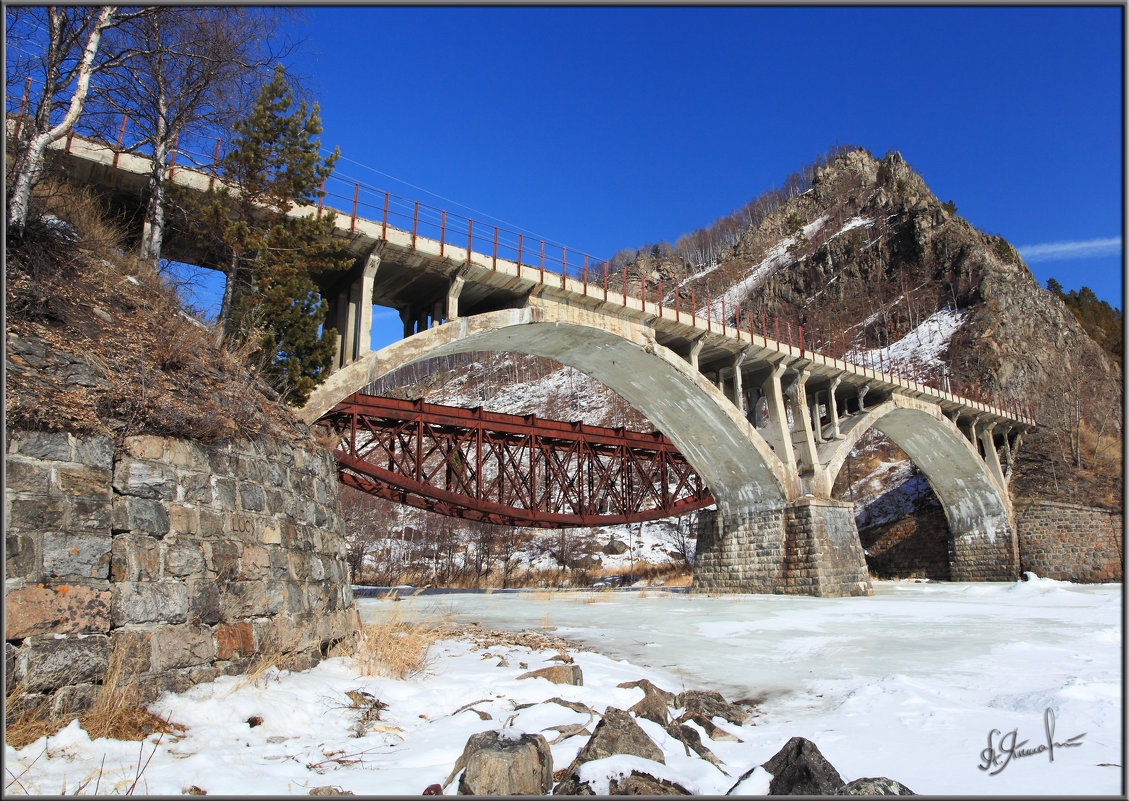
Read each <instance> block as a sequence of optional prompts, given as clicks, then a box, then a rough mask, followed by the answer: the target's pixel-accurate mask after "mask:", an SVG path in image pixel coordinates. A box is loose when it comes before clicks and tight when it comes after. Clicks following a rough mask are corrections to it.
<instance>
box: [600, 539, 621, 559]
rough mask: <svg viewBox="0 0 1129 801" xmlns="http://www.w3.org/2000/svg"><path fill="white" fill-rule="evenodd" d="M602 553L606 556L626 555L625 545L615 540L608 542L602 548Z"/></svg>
mask: <svg viewBox="0 0 1129 801" xmlns="http://www.w3.org/2000/svg"><path fill="white" fill-rule="evenodd" d="M604 553H606V554H607V555H608V556H619V555H620V554H623V553H627V543H626V542H624V541H623V540H617V539H611V540H608V544H607V545H605V546H604Z"/></svg>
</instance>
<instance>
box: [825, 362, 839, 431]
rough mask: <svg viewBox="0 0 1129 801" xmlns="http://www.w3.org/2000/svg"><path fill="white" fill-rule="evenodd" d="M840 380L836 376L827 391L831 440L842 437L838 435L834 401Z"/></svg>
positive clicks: (836, 409)
mask: <svg viewBox="0 0 1129 801" xmlns="http://www.w3.org/2000/svg"><path fill="white" fill-rule="evenodd" d="M842 380H843V379H842V378H841V377H839V376H836V378H835V380H834V381H832V382H831V388H830V389H829V390H827V407H828V410H829V411H830V413H831V439H841V438H842V436H843V435H842V434H840V433H839V404H838V403H837V402H836V401H835V390H836V389H838V388H839V382H841V381H842Z"/></svg>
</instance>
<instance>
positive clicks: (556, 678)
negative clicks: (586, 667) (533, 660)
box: [518, 665, 584, 687]
mask: <svg viewBox="0 0 1129 801" xmlns="http://www.w3.org/2000/svg"><path fill="white" fill-rule="evenodd" d="M518 678H519V679H548V680H549V681H551V682H552V683H553V684H572V685H574V686H577V687H580V686H582V685H583V684H584V674H583V672H582V671H581V670H580V666H579V665H552V666H551V667H544V668H540V669H538V670H531V671H529V672H528V673H522V674H521V675H520V676H518Z"/></svg>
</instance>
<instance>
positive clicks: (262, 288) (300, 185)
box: [182, 69, 348, 405]
mask: <svg viewBox="0 0 1129 801" xmlns="http://www.w3.org/2000/svg"><path fill="white" fill-rule="evenodd" d="M293 106H294V95H293V92H292V91H291V89H290V87H289V86H288V84H287V81H286V77H285V75H284V73H283V72H282V70H281V69H279V70H276V72H275V74H274V77H273V79H272V80H271V82H270V83H268V84H267V85H266V86H264V87H263V89H262V92H261V93H260V95H259V98H258V101H257V102H256V103H255V105H254V106H253V107H252V108H251V110H250V112H249V113H248V115H247V116H246V117H245V118H244V119H242V120H241V121H239V122H238V123H236V125H235V133H236V137H235V141H234V142H233V144H232V147H231V149H230V150H229V151H228V153H227V154H226V155H225V156H224V158H223V159H222V160H221V165H220V174H221V176H222V178H223V183H222V184H220V185H217V186H216V188H214V189H213V190H211V191H209V192H208V193H206V194H205V195H204V196H203V198H202V199H196V200H194V199H192V198H191V197H190V196H188V195H184V196H183V198H182V200H183V202H184V203H185V204H186V205H187V206H188V207H189V228H190V231H191V233H192V234H193V236H194V238H195V239H196V241H198V242H200V243H201V244H202V246H203V247H204V250H205V252H206V254H207V257H208V261H209V262H210V265H209V266H213V267H215V268H216V269H218V270H220V271H222V272H224V273H225V274H226V283H225V287H224V295H223V301H222V304H221V307H220V313H219V316H218V319H217V321H216V336H215V343H216V345H217V346H221V345H222V344H223V343H224V342H225V341H227V340H229V339H230V338H232V337H237V338H241V339H245V338H254V339H255V340H256V342H257V347H258V355H259V357H260V360H261V361H262V362H263V363H264V364H265V368H264V376H265V377H266V378H267V379H268V380H269V381H270V382H271V383H272V384H273V386H274V387H275V388H276V389H278V390H279V391H280V392H282V393H283V394H285V395H286V396H287V399H288V400H289V401H290V402H291V403H293V404H294V405H301V404H302V403H305V401H306V399H307V398H308V397H309V393H310V390H312V389H313V388H314V387H315V386H317V385H318V384H319V383H321V381H323V380H324V379H325V377H326V375H327V374H328V370H329V366H330V363H331V360H332V357H333V353H334V350H335V343H336V340H335V337H336V333H335V331H334V330H333V329H331V328H329V327H327V326H323V323H324V321H325V315H326V311H327V305H326V303H325V301H324V300H322V299H321V298H320V297H319V295H318V293H317V289H316V286H315V284H314V279H315V278H316V277H317V276H318V275H320V274H321V273H323V272H326V271H332V270H339V269H344V268H345V267H346V266H347V265H348V259H346V258H343V257H342V254H341V252H340V248H339V247H338V246H337V245H335V244H334V243H333V240H332V232H333V227H334V219H333V214H332V212H329V213H327V214H324V215H322V216H321V217H320V218H319V217H317V216H315V215H313V214H311V215H307V216H306V217H293V216H288V212H290V211H291V210H292V209H293V208H295V207H297V206H311V205H314V204H315V203H316V201H317V194H318V190H319V188H320V186H321V184H322V182H323V181H324V180H325V178H326V177H327V176H328V175H329V174H330V173H331V172H332V171H333V165H334V163H336V161H337V157H338V153H337V151H334V153H333V155H331V156H329V157H328V158H325V159H322V158H321V157H320V156H319V155H318V150H319V148H320V145H321V143H320V141H319V140H318V138H317V137H318V136H319V134H321V120H320V116H319V114H318V107H317V104H314V106H313V108H312V109H307V106H306V104H305V102H302V103H299V104H298V107H297V108H296V109H295V108H293ZM319 330H320V333H319Z"/></svg>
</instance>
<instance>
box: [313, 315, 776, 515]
mask: <svg viewBox="0 0 1129 801" xmlns="http://www.w3.org/2000/svg"><path fill="white" fill-rule="evenodd" d="M473 351H513V352H519V353H526V354H530V355H535V356H543V357H546V358H550V359H553V360H554V361H557V362H560V363H561V364H565V365H568V366H570V367H574V368H576V369H577V370H580V371H581V372H583V373H585V374H587V375H589V376H591V377H592V378H595V379H596V380H598V381H600V382H602V383H603V384H605V385H606V386H608V387H609V388H611V389H612V390H613V391H615V392H616V393H618V394H619V395H621V396H622V397H623V398H624V399H625V400H626V401H627V402H628V403H630V404H631V405H632V406H634V407H635V408H636V409H638V410H639V411H640V412H642V413H643V414H644V415H646V416H647V418H648V419H649V420H651V421H652V422H653V423H654V424H655V425H656V427H658V429H659V430H660V431H662V432H663V433H664V434H665V435H666V436H667V437H668V438H669V439H670V440H671V441H672V442H673V443H674V444H675V446H676V447H677V448H678V449H679V451H680V452H681V453H682V455H683V456H685V457H686V460H687V461H688V462H689V463H690V464H691V465H692V466H693V467H694V469H695V470H697V471H698V474H699V475H700V476H701V477H702V479H703V480H704V481H705V482H706V484H707V485H708V486H709V487H710V490H711V492H712V493H713V495H714V498H715V499H716V500H717V505H718V509H719V512H721V514H723V515H727V514H729V513H730V512H739V511H742V510H747V509H756V508H762V507H764V506H769V505H770V506H779V505H782V504H784V503H786V502H787V500H788V499H789V498H792V497H795V496H796V495H797V494H798V486H796V482H795V480H794V479H791V478H790V477H789V471H788V470H787V469H786V468H785V465H784V464H783V463H782V462H781V460H780V459H779V457H777V456H776V454H775V453H774V452H773V450H772V448H771V447H770V446H769V445H768V443H767V442H766V441H765V440H764V438H763V437H761V435H760V434H759V433H758V432H757V430H756V429H755V428H754V427H753V426H752V425H751V424H750V423H749V422H748V421H747V420H746V419H745V417H744V415H742V414H741V413H740V411H739V410H738V409H737V408H736V407H735V406H733V404H732V403H731V402H730V401H729V399H728V398H727V397H726V396H725V395H724V394H722V392H721V391H720V390H719V389H718V388H717V387H716V386H715V385H714V384H712V383H710V382H709V381H707V380H706V379H705V377H703V376H702V375H701V374H700V373H699V372H698V371H697V370H695V369H694V368H693V367H691V365H689V364H688V363H687V362H686V361H685V360H684V359H682V358H681V357H680V356H678V354H676V353H675V352H674V351H672V350H670V349H669V348H666V347H664V346H662V345H660V344H658V343H657V342H655V340H654V337H653V336H652V335H651V332H650V329H649V327H648V326H647V325H645V324H643V323H640V322H637V321H634V320H627V319H623V318H619V317H612V316H610V315H604V314H600V313H599V312H598V311H591V310H587V309H577V308H574V307H571V306H564V305H561V304H553V305H551V306H538V305H530V306H526V307H524V308H520V309H504V310H501V311H495V312H488V313H485V314H478V315H474V316H471V317H460V318H457V319H455V320H452V321H450V322H447V323H444V324H443V325H439V326H436V327H434V328H430V329H427V330H426V331H422V332H420V333H418V334H415V335H413V336H410V337H408V338H406V339H403V340H400V341H399V342H395V343H393V344H391V345H388V346H387V347H385V348H382V349H381V350H379V351H373V352H371V353H369V354H367V355H366V356H365V357H364V358H362V359H360V360H358V361H355V362H353V363H351V364H349V365H347V366H346V367H343V368H342V369H341V370H339V371H337V372H336V373H334V374H333V375H331V376H330V377H329V378H328V379H327V380H326V382H325V383H323V384H322V385H321V386H320V387H318V388H317V389H315V390H314V392H313V393H311V395H310V399H309V401H307V403H306V406H305V407H303V409H302V411H301V417H302V419H303V420H305V421H306V422H307V423H312V422H313V421H315V420H316V419H317V418H318V417H320V416H321V415H322V414H325V413H326V412H327V411H329V410H330V409H331V408H333V406H335V405H336V404H337V403H339V402H340V401H342V400H344V399H345V398H346V397H348V396H349V395H350V394H352V393H353V392H356V391H357V390H359V389H361V388H362V387H365V386H367V385H368V384H370V383H372V382H374V381H376V380H377V379H378V378H380V377H381V376H383V375H386V374H388V373H390V372H392V371H393V370H395V369H397V368H399V367H402V366H404V365H406V364H410V363H412V362H416V361H422V360H424V359H428V358H432V357H435V356H443V355H449V354H454V353H464V352H473Z"/></svg>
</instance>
